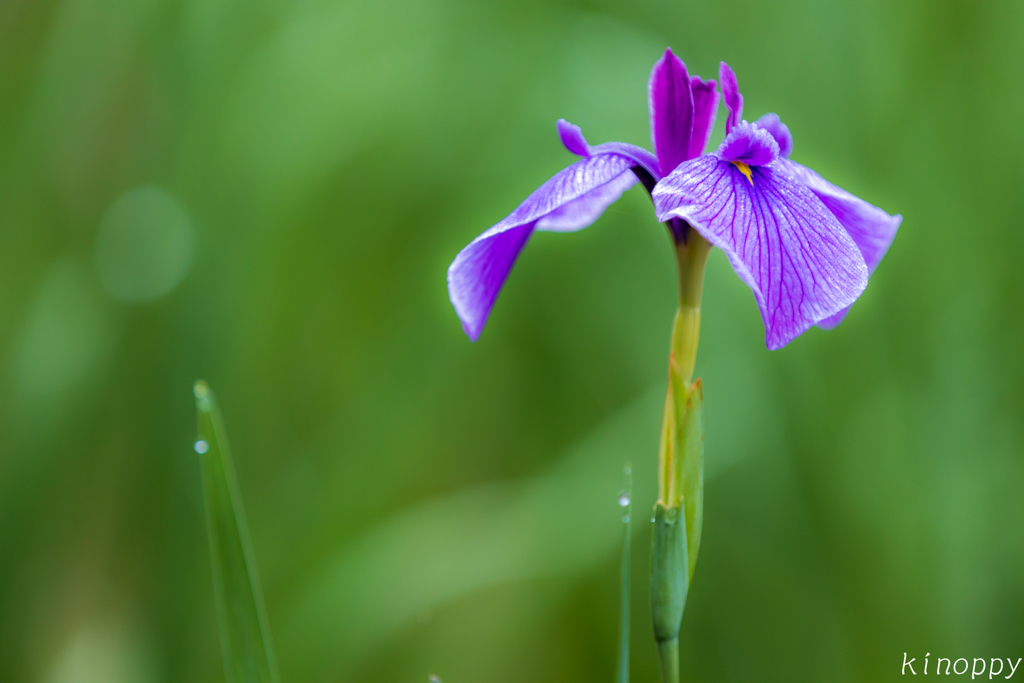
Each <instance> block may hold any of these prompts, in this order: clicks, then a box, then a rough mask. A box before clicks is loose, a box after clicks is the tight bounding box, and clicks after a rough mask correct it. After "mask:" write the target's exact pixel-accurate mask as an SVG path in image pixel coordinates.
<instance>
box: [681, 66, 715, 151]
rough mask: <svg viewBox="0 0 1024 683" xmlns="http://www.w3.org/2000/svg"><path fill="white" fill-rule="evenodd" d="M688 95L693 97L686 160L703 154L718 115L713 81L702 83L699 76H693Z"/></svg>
mask: <svg viewBox="0 0 1024 683" xmlns="http://www.w3.org/2000/svg"><path fill="white" fill-rule="evenodd" d="M690 93H691V94H692V95H693V130H692V131H691V132H690V152H689V154H687V156H686V158H687V159H693V158H694V157H699V156H700V155H701V154H703V153H704V149H705V148H706V147H707V146H708V140H709V139H710V138H711V130H712V129H713V128H714V127H715V117H716V115H717V114H718V90H717V84H716V83H715V82H714V81H704V80H701V78H700V77H699V76H693V77H691V78H690Z"/></svg>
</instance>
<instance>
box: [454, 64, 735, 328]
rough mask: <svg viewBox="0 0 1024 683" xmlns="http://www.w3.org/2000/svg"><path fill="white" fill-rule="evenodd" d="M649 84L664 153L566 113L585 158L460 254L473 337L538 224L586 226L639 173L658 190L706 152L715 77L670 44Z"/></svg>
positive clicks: (463, 312) (573, 147) (459, 301)
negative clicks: (582, 124)
mask: <svg viewBox="0 0 1024 683" xmlns="http://www.w3.org/2000/svg"><path fill="white" fill-rule="evenodd" d="M647 87H648V107H649V109H650V117H651V141H652V142H653V145H654V151H655V152H656V154H657V156H655V154H651V153H650V152H648V151H647V150H646V149H643V148H642V147H637V146H636V145H630V144H626V143H622V142H607V143H604V144H601V145H596V146H591V145H589V144H587V141H586V139H585V138H584V137H583V133H582V132H581V131H580V129H579V128H578V127H577V126H574V125H572V124H570V123H568V122H566V121H565V120H559V121H558V135H559V137H560V138H561V140H562V144H563V145H565V147H566V149H568V150H569V151H570V152H572V153H573V154H576V155H578V156H580V157H582V159H581V160H580V161H577V162H576V163H574V164H573V165H571V166H569V167H568V168H566V169H564V170H562V171H560V172H558V173H556V174H555V175H554V177H552V178H551V179H550V180H548V181H547V182H546V183H544V184H543V185H541V186H540V187H539V188H538V189H537V190H536V191H535V192H534V193H533V194H531V195H530V196H529V197H527V198H526V201H524V202H523V203H522V204H520V205H519V207H518V208H516V210H515V211H513V212H512V213H511V214H509V215H508V216H507V217H506V218H505V219H504V220H502V221H501V222H499V223H497V224H496V225H494V226H492V227H491V228H490V229H488V230H486V231H485V232H483V233H482V234H481V235H480V236H479V237H477V238H476V239H475V240H473V241H472V242H471V243H470V244H469V245H468V246H467V247H466V248H465V249H463V250H462V251H460V252H459V254H458V256H456V257H455V260H454V261H453V262H452V264H451V266H450V267H449V268H448V293H449V296H450V298H451V301H452V305H453V306H454V307H455V312H456V313H457V314H458V316H459V319H460V320H461V321H462V329H463V330H465V332H466V334H467V335H469V338H470V339H471V340H473V341H476V339H477V337H479V336H480V333H481V331H483V328H484V324H485V323H486V322H487V316H488V315H489V314H490V312H491V307H492V306H493V305H494V300H495V299H496V298H497V296H498V292H499V291H500V290H501V287H502V285H503V284H504V283H505V279H506V278H507V277H508V274H509V271H510V270H511V269H512V265H513V264H514V263H515V260H516V257H517V256H518V255H519V252H520V251H522V249H523V246H525V244H526V242H527V240H529V239H530V236H531V235H532V234H533V233H534V231H536V230H546V231H550V232H573V231H576V230H581V229H582V228H585V227H587V226H588V225H590V224H591V223H593V222H594V221H595V220H597V218H598V217H599V216H600V215H601V214H602V213H604V210H605V209H606V208H608V206H609V205H610V204H612V203H613V202H614V201H615V200H617V199H618V198H619V197H620V196H621V195H622V193H623V192H625V191H626V190H627V189H629V188H630V187H632V186H633V185H634V184H635V183H636V182H637V181H638V180H639V181H641V182H643V184H644V186H645V187H646V188H647V190H648V192H650V191H652V190H653V189H654V187H655V184H656V183H657V182H658V181H659V180H661V179H662V177H664V176H666V175H668V174H669V173H671V172H672V171H673V170H674V169H675V168H676V167H677V166H679V164H681V163H683V162H685V161H687V160H689V159H694V158H695V157H698V156H699V155H701V154H702V153H703V152H704V147H705V146H706V145H707V141H708V138H709V137H710V135H711V129H712V127H713V126H714V123H715V115H716V113H717V111H718V92H717V90H716V86H715V82H714V81H704V80H701V79H700V78H699V77H697V76H693V77H691V76H690V75H689V74H688V73H687V71H686V65H685V64H683V62H682V60H681V59H679V58H678V57H676V56H675V55H674V54H673V53H672V51H671V50H666V52H665V54H664V55H663V56H662V58H661V59H659V60H658V62H657V63H656V64H655V65H654V68H653V69H652V70H651V76H650V79H649V81H648V86H647ZM669 225H670V227H671V228H672V230H673V232H674V233H676V234H677V237H679V236H681V235H682V234H683V232H684V231H685V230H686V226H685V225H684V224H683V223H682V222H681V221H678V220H670V221H669Z"/></svg>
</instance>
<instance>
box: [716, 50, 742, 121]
mask: <svg viewBox="0 0 1024 683" xmlns="http://www.w3.org/2000/svg"><path fill="white" fill-rule="evenodd" d="M718 81H719V82H720V83H721V86H722V98H723V99H724V100H725V106H726V107H728V108H729V117H728V118H727V119H726V120H725V134H726V135H728V134H729V132H730V131H732V127H733V126H735V125H736V124H737V123H739V122H740V121H742V120H743V95H741V94H740V86H739V83H737V82H736V74H735V73H733V70H732V68H730V66H729V65H728V64H726V63H725V62H721V63H719V65H718Z"/></svg>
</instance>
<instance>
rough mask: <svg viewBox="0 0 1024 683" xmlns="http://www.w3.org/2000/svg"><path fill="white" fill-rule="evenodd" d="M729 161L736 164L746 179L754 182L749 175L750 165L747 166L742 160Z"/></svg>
mask: <svg viewBox="0 0 1024 683" xmlns="http://www.w3.org/2000/svg"><path fill="white" fill-rule="evenodd" d="M731 163H732V164H734V165H735V166H736V168H738V169H740V173H742V174H743V175H745V176H747V180H749V181H750V184H751V185H753V184H754V179H753V178H752V177H750V167H749V166H747V165H746V164H745V163H743V162H742V161H733V162H731Z"/></svg>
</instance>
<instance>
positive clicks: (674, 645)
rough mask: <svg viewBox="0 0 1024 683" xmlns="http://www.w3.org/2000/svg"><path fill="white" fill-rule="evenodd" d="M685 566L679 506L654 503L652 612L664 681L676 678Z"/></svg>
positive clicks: (686, 575) (686, 583) (683, 527)
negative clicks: (667, 506) (669, 506)
mask: <svg viewBox="0 0 1024 683" xmlns="http://www.w3.org/2000/svg"><path fill="white" fill-rule="evenodd" d="M688 569H689V562H688V560H687V558H686V522H685V519H684V515H683V509H682V506H681V505H677V506H675V507H671V508H666V507H665V506H664V505H662V504H661V503H660V502H659V503H658V504H657V505H655V506H654V543H653V552H652V561H651V615H652V617H653V619H654V639H655V640H657V641H658V650H659V653H660V655H661V663H662V677H663V679H664V680H665V681H666V682H668V681H677V680H679V626H680V624H681V623H682V620H683V608H684V607H685V606H686V592H687V589H688V588H689V583H690V581H689V571H688Z"/></svg>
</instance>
